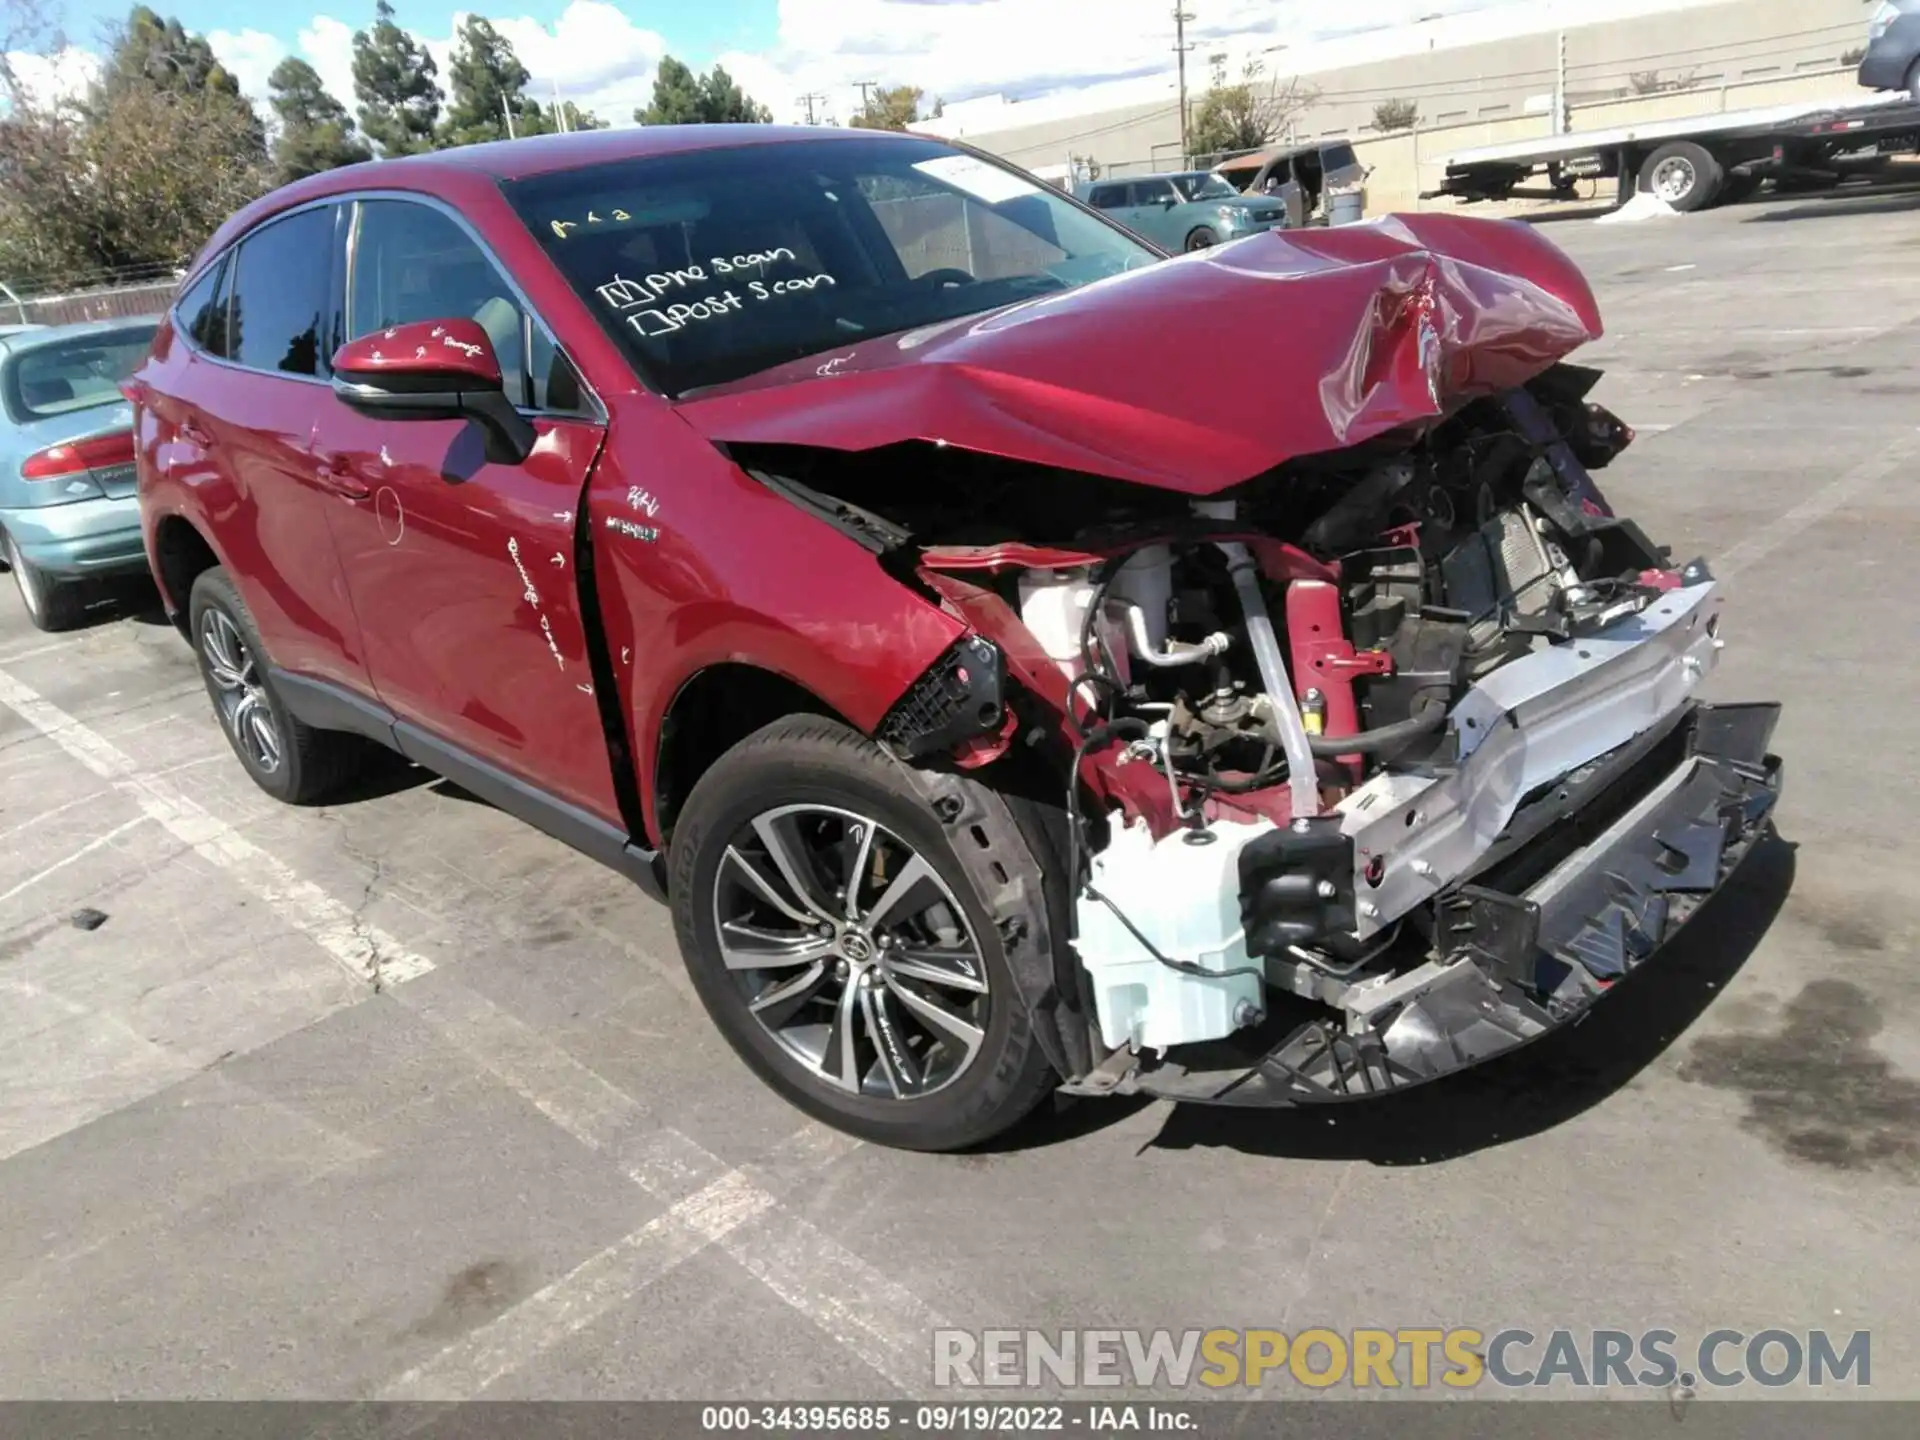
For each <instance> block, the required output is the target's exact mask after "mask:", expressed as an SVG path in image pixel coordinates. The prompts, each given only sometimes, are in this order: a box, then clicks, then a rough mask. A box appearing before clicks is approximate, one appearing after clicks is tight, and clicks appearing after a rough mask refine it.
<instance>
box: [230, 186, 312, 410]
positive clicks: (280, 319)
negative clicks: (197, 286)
mask: <svg viewBox="0 0 1920 1440" xmlns="http://www.w3.org/2000/svg"><path fill="white" fill-rule="evenodd" d="M333 225H334V213H333V207H332V206H330V205H323V206H321V207H319V208H318V209H314V210H302V211H301V212H300V213H299V214H297V215H289V216H287V218H286V219H284V220H275V221H273V222H272V223H270V224H268V225H263V226H262V227H261V228H260V229H258V230H255V231H254V232H253V233H252V234H250V235H248V236H247V238H246V239H244V240H242V241H241V242H240V245H239V248H238V249H237V250H236V251H235V252H234V256H233V259H232V260H231V261H229V262H228V264H229V268H230V269H231V270H232V271H233V278H232V281H231V282H230V284H229V287H228V288H229V289H230V290H231V291H232V292H233V298H232V300H231V302H230V303H229V306H228V314H227V325H228V332H229V333H228V339H229V351H230V354H229V358H230V359H232V360H233V361H234V362H235V363H236V364H240V365H244V366H246V367H247V368H248V369H249V370H268V371H273V372H276V373H280V374H286V375H320V374H323V373H325V360H326V358H327V357H325V356H323V355H321V353H320V342H321V338H322V333H323V331H324V330H325V328H326V323H327V308H328V300H327V290H328V279H329V276H330V275H331V273H332V244H333Z"/></svg>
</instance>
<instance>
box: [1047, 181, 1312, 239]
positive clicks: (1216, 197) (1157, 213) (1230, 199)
mask: <svg viewBox="0 0 1920 1440" xmlns="http://www.w3.org/2000/svg"><path fill="white" fill-rule="evenodd" d="M1082 198H1084V199H1085V200H1086V202H1087V203H1088V204H1089V205H1091V206H1093V208H1094V209H1096V210H1099V211H1101V212H1103V213H1104V214H1106V215H1109V216H1111V217H1112V218H1113V219H1114V220H1116V221H1118V222H1119V223H1120V224H1122V225H1124V226H1126V227H1127V229H1129V230H1131V231H1133V233H1134V234H1136V235H1140V236H1143V237H1145V238H1146V239H1148V240H1151V241H1152V242H1153V243H1154V244H1156V245H1158V246H1159V247H1160V248H1161V249H1162V250H1204V249H1206V248H1207V247H1208V246H1209V245H1218V244H1219V243H1220V242H1221V241H1223V240H1238V239H1239V238H1240V237H1241V236H1242V235H1252V234H1255V233H1257V232H1259V231H1261V230H1272V229H1274V228H1275V227H1277V226H1280V225H1284V224H1285V223H1286V218H1287V212H1286V208H1285V206H1283V205H1282V204H1281V203H1280V202H1279V201H1277V200H1270V199H1267V198H1265V197H1264V196H1251V195H1242V194H1241V193H1240V192H1239V191H1238V190H1235V189H1234V188H1233V186H1231V185H1229V184H1228V183H1227V182H1226V181H1224V180H1222V179H1221V178H1220V177H1219V176H1218V175H1209V174H1208V173H1207V172H1206V171H1204V170H1185V171H1180V172H1178V173H1176V174H1171V175H1129V176H1128V177H1127V178H1125V179H1124V180H1099V181H1095V182H1094V183H1092V184H1091V185H1087V186H1083V187H1082Z"/></svg>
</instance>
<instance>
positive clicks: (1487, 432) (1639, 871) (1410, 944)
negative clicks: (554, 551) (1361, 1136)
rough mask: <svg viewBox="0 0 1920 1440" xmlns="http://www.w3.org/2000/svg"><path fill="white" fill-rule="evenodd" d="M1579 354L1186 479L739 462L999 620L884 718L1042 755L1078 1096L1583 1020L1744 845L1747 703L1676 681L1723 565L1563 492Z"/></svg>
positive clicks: (1357, 1073) (1510, 1037)
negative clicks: (1051, 796)
mask: <svg viewBox="0 0 1920 1440" xmlns="http://www.w3.org/2000/svg"><path fill="white" fill-rule="evenodd" d="M1598 378H1599V377H1598V374H1597V372H1594V371H1591V370H1586V369H1582V368H1578V367H1574V366H1570V365H1566V364H1560V365H1555V366H1553V367H1552V368H1551V369H1549V370H1547V371H1546V372H1545V373H1543V374H1541V375H1540V376H1539V377H1538V378H1536V379H1535V380H1534V381H1532V382H1531V383H1530V384H1529V385H1528V386H1527V387H1525V388H1523V389H1519V390H1514V391H1510V392H1507V393H1505V394H1503V395H1497V396H1494V397H1490V398H1483V399H1477V400H1473V401H1471V402H1470V403H1468V404H1467V405H1465V406H1464V407H1462V408H1460V409H1459V410H1457V411H1455V412H1454V413H1453V414H1451V415H1449V416H1448V417H1446V418H1445V419H1443V420H1441V421H1438V422H1437V423H1435V424H1433V425H1432V426H1430V427H1427V428H1424V429H1422V430H1420V431H1419V432H1418V433H1414V434H1411V435H1409V434H1405V433H1402V434H1396V435H1391V436H1386V437H1381V438H1379V439H1376V440H1373V441H1370V442H1367V443H1365V444H1362V445H1359V446H1356V447H1354V448H1351V449H1347V450H1342V451H1338V452H1333V453H1331V454H1327V455H1323V456H1309V457H1305V458H1300V459H1294V460H1290V461H1288V462H1287V463H1285V464H1284V465H1282V466H1280V467H1278V468H1277V469H1276V470H1275V471H1273V472H1270V473H1269V474H1267V475H1263V476H1259V477H1256V478H1254V479H1253V480H1250V481H1248V482H1246V483H1244V484H1242V485H1239V486H1236V487H1234V488H1232V489H1231V490H1228V491H1224V492H1221V493H1218V494H1215V495H1211V496H1207V497H1205V498H1193V497H1188V496H1182V495H1177V494H1171V493H1167V492H1164V491H1159V490H1151V489H1148V488H1145V487H1140V486H1133V485H1128V484H1125V483H1122V482H1114V481H1101V480H1098V479H1095V478H1093V477H1087V476H1079V475H1064V476H1063V475H1052V476H1046V477H1042V476H1040V475H1037V474H1036V473H1035V471H1036V470H1037V469H1038V467H1033V466H1022V465H1019V464H1016V463H1009V462H998V461H995V460H993V459H992V458H991V457H985V456H980V455H976V454H971V453H956V452H944V453H943V452H939V451H937V450H935V449H934V448H933V447H926V448H925V451H924V453H922V454H921V455H920V456H919V457H918V458H919V460H920V462H921V463H923V464H925V465H926V466H928V467H930V468H944V469H945V470H947V471H948V472H950V474H951V475H952V476H953V477H956V478H954V479H953V480H951V481H949V480H947V479H943V480H942V482H941V483H936V484H929V485H927V486H925V487H924V488H918V489H916V490H915V491H914V492H913V494H912V495H911V496H910V497H908V498H904V499H903V498H902V497H901V496H900V494H899V492H898V490H897V489H887V488H885V487H883V486H882V485H880V484H879V483H877V481H876V482H875V483H872V484H868V483H866V481H867V480H868V478H869V477H876V476H878V474H879V473H880V472H881V470H882V468H883V467H885V466H889V465H892V466H897V465H898V464H899V463H900V461H901V457H900V456H899V455H897V454H896V455H891V456H886V457H879V456H869V457H860V456H854V457H835V460H834V462H833V463H832V464H831V465H830V466H829V465H824V464H820V465H814V466H810V465H809V464H808V463H807V462H806V461H805V460H804V458H803V457H796V456H793V455H785V456H765V457H761V459H762V460H763V462H764V463H763V464H761V465H759V466H757V467H756V466H751V465H750V468H753V469H755V472H756V473H759V474H761V475H762V478H763V479H767V481H768V483H770V484H776V485H778V486H780V487H781V488H782V489H784V490H786V491H787V492H788V493H789V494H790V495H792V496H793V498H795V499H796V500H797V501H799V502H800V503H802V504H805V505H807V506H809V507H810V508H813V509H815V510H816V511H817V512H818V513H820V514H822V515H823V516H824V517H826V518H829V519H831V520H833V521H834V522H835V523H836V524H838V525H840V526H841V527H842V528H843V529H845V530H847V531H848V533H852V534H855V535H856V536H857V537H861V538H863V539H864V540H865V541H867V542H868V543H870V548H872V549H874V550H875V552H876V553H877V554H879V555H880V557H881V563H882V564H884V565H887V566H889V567H890V568H892V569H894V571H895V573H896V574H898V575H899V576H900V577H901V578H902V579H903V580H904V581H906V582H907V583H912V584H914V585H916V586H919V587H922V588H924V589H926V590H928V591H929V592H930V593H932V594H935V595H937V596H938V597H939V598H940V600H941V602H942V603H943V604H944V605H946V606H947V607H948V608H949V609H951V610H952V611H954V612H955V613H958V614H960V615H961V616H963V617H964V618H965V619H966V620H967V621H968V622H969V623H970V624H971V625H972V626H973V628H974V630H975V631H976V632H977V635H978V636H979V637H983V638H984V640H985V641H988V642H991V644H990V645H984V646H979V648H977V649H976V650H974V651H972V652H969V653H970V656H971V658H963V660H962V661H960V662H957V663H956V664H955V665H954V666H952V667H950V668H949V670H948V672H947V673H945V674H944V675H942V676H939V677H933V683H932V688H931V689H929V690H928V691H927V692H926V693H924V694H920V695H918V696H912V697H909V700H910V701H911V702H912V703H911V704H908V703H907V702H903V709H902V710H901V711H900V712H899V713H898V714H897V715H896V717H893V719H894V722H895V723H894V724H893V725H892V729H891V731H890V732H889V731H885V730H883V734H882V738H883V739H884V740H886V741H888V743H890V744H891V745H892V746H893V747H894V748H895V749H896V751H897V752H898V753H901V754H902V755H903V756H906V757H908V758H912V759H915V760H916V761H926V760H928V759H929V758H930V757H935V756H950V757H951V759H952V762H953V763H955V764H957V765H961V766H963V767H967V768H979V767H985V766H989V765H993V764H995V763H997V762H1000V761H1002V760H1003V758H1004V757H1006V756H1007V755H1008V754H1009V753H1010V752H1011V751H1014V750H1016V749H1017V748H1020V747H1026V748H1028V749H1038V750H1040V751H1042V752H1045V753H1052V754H1054V755H1056V757H1057V760H1056V763H1057V765H1058V770H1059V778H1060V786H1061V791H1062V793H1063V795H1064V797H1065V806H1066V810H1067V813H1068V816H1069V830H1070V835H1069V855H1068V858H1067V863H1068V866H1069V870H1070V876H1071V890H1072V895H1073V926H1072V929H1073V936H1072V943H1073V950H1074V953H1075V954H1076V955H1077V956H1078V959H1079V962H1080V965H1081V967H1082V969H1083V971H1084V977H1083V978H1084V984H1085V991H1086V994H1085V997H1084V998H1085V999H1086V1001H1087V1009H1088V1011H1089V1012H1090V1015H1091V1018H1092V1021H1093V1028H1094V1029H1095V1030H1096V1031H1097V1038H1098V1041H1099V1044H1098V1045H1097V1046H1096V1047H1094V1052H1093V1053H1094V1061H1095V1063H1094V1064H1093V1065H1092V1066H1091V1067H1090V1069H1089V1073H1087V1074H1085V1075H1081V1076H1076V1077H1074V1082H1073V1088H1082V1089H1085V1090H1088V1091H1108V1090H1113V1089H1135V1088H1138V1089H1144V1090H1150V1091H1153V1092H1154V1093H1160V1094H1167V1095H1172V1096H1176V1097H1182V1098H1192V1099H1208V1100H1218V1101H1228V1102H1232V1103H1265V1104H1276V1103H1295V1102H1300V1101H1307V1100H1327V1099H1339V1098H1346V1097H1348V1096H1352V1095H1359V1094H1368V1093H1377V1092H1379V1091H1382V1090H1390V1089H1393V1088H1397V1087H1398V1086H1401V1085H1404V1084H1408V1083H1414V1082H1417V1081H1419V1080H1424V1079H1429V1078H1433V1077H1435V1076H1438V1075H1440V1074H1444V1073H1446V1072H1447V1071H1449V1070H1452V1069H1455V1068H1458V1067H1459V1066H1461V1065H1465V1064H1470V1063H1473V1062H1474V1061H1476V1060H1479V1059H1483V1058H1486V1057H1487V1056H1489V1055H1492V1054H1495V1053H1498V1052H1500V1051H1502V1050H1504V1049H1508V1048H1511V1047H1512V1046H1514V1045H1517V1044H1520V1043H1523V1042H1524V1041H1526V1040H1528V1039H1531V1038H1533V1037H1534V1036H1535V1035H1538V1034H1540V1033H1543V1032H1544V1031H1545V1030H1547V1029H1549V1028H1552V1027H1553V1026H1554V1025H1556V1024H1559V1023H1561V1022H1562V1021H1564V1020H1565V1019H1567V1018H1570V1017H1571V1016H1573V1015H1575V1014H1577V1013H1579V1012H1580V1011H1581V1010H1582V1009H1584V1007H1585V1006H1586V1005H1587V1004H1588V1003H1590V1002H1591V1001H1592V1000H1593V999H1594V998H1596V997H1597V996H1598V995H1599V994H1601V993H1603V992H1604V991H1605V989H1606V988H1607V987H1608V986H1610V985H1611V984H1613V983H1614V982H1615V981H1616V980H1618V979H1619V978H1620V977H1621V976H1623V975H1624V974H1626V973H1627V971H1628V970H1630V969H1631V968H1632V966H1633V965H1634V964H1636V963H1637V962H1638V960H1639V959H1642V958H1645V957H1646V956H1647V955H1648V954H1650V953H1651V952H1652V950H1653V949H1655V948H1657V946H1658V945H1659V944H1660V943H1662V941H1663V940H1664V938H1665V937H1666V936H1667V934H1668V933H1669V931H1670V930H1672V929H1673V928H1675V927H1676V926H1677V925H1678V923H1680V921H1682V920H1684V919H1685V918H1686V916H1687V915H1688V914H1690V913H1691V910H1692V909H1693V908H1694V907H1695V906H1697V904H1698V903H1699V899H1700V897H1701V896H1703V895H1704V894H1706V893H1708V892H1710V891H1711V890H1712V889H1713V888H1715V887H1716V886H1717V885H1718V884H1719V882H1720V880H1721V879H1722V878H1723V877H1724V874H1725V873H1726V872H1727V870H1728V869H1729V868H1730V867H1731V865H1732V864H1734V863H1736V862H1737V860H1738V859H1739V858H1740V856H1741V855H1743V854H1744V852H1745V849H1746V848H1747V846H1748V845H1749V844H1750V843H1751V840H1752V838H1753V836H1754V835H1755V833H1757V829H1758V827H1759V824H1760V822H1761V820H1762V819H1763V818H1764V816H1765V814H1766V812H1767V810H1768V808H1769V807H1770V805H1771V803H1772V797H1773V794H1774V793H1775V790H1776V789H1777V783H1778V778H1777V771H1778V762H1777V761H1774V760H1773V759H1772V758H1771V757H1769V756H1767V755H1766V753H1765V750H1766V743H1767V740H1768V738H1769V736H1770V734H1771V729H1772V723H1773V717H1774V715H1775V713H1776V707H1773V706H1747V707H1709V706H1702V705H1700V704H1698V703H1697V702H1695V701H1694V700H1693V698H1692V696H1693V692H1694V690H1695V689H1696V688H1697V686H1698V685H1699V683H1700V681H1701V680H1702V679H1703V678H1704V677H1705V675H1706V674H1707V673H1708V671H1709V670H1711V668H1712V666H1713V663H1714V660H1715V657H1716V654H1717V652H1718V649H1719V647H1720V645H1721V643H1722V642H1721V640H1720V637H1719V607H1720V600H1719V596H1718V592H1717V589H1716V586H1715V584H1714V582H1713V580H1712V577H1711V575H1710V574H1709V572H1708V570H1707V567H1706V565H1705V564H1704V563H1702V562H1697V561H1696V562H1694V563H1692V564H1688V565H1684V566H1676V565H1674V564H1673V563H1672V561H1671V558H1670V557H1669V555H1668V554H1667V553H1666V551H1664V550H1662V549H1659V548H1657V547H1655V546H1654V545H1653V544H1651V543H1650V542H1649V541H1648V539H1647V538H1646V537H1645V536H1644V535H1643V534H1642V533H1641V532H1640V530H1639V529H1638V528H1637V527H1636V526H1635V525H1634V524H1633V523H1632V522H1631V521H1628V520H1625V519H1622V518H1620V517H1618V516H1616V515H1614V514H1613V512H1612V511H1611V509H1610V508H1609V506H1608V505H1607V503H1606V502H1605V501H1604V500H1603V499H1602V497H1601V495H1600V493H1599V491H1598V490H1597V489H1596V487H1595V486H1594V484H1593V481H1592V479H1591V475H1590V472H1591V471H1594V470H1597V469H1600V468H1603V467H1604V466H1605V465H1607V464H1608V463H1609V462H1610V461H1611V460H1612V459H1613V458H1614V457H1615V456H1616V455H1617V454H1618V453H1620V451H1622V450H1623V449H1625V448H1626V446H1627V445H1628V444H1629V443H1630V442H1631V441H1632V438H1633V437H1632V433H1631V431H1629V430H1628V429H1627V428H1626V426H1624V425H1623V424H1621V422H1620V421H1618V420H1617V419H1616V418H1614V417H1613V416H1612V415H1610V414H1609V413H1608V412H1606V411H1605V410H1604V409H1602V408H1600V407H1599V406H1596V405H1594V404H1592V403H1590V402H1589V401H1588V399H1587V396H1588V394H1589V392H1590V391H1591V388H1592V386H1593V384H1594V383H1595V381H1597V379H1598ZM776 477H777V478H776ZM1043 482H1044V483H1043ZM976 643H977V642H976ZM1222 1042H1231V1047H1230V1048H1231V1049H1232V1053H1231V1054H1230V1055H1228V1056H1226V1057H1225V1058H1222V1056H1221V1054H1220V1053H1219V1047H1220V1046H1221V1044H1222Z"/></svg>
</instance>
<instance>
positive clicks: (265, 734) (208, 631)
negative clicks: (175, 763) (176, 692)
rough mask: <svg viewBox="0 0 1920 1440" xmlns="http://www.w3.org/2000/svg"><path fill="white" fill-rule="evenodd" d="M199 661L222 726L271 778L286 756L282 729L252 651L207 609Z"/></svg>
mask: <svg viewBox="0 0 1920 1440" xmlns="http://www.w3.org/2000/svg"><path fill="white" fill-rule="evenodd" d="M200 656H201V659H202V660H203V661H204V662H205V664H206V667H207V678H208V679H210V680H211V681H212V682H213V686H214V697H213V698H214V706H215V708H216V709H218V710H219V712H220V722H221V724H223V725H225V726H226V727H227V733H228V734H229V735H231V736H232V737H233V742H234V744H236V745H238V746H239V747H240V748H241V750H242V751H243V752H244V753H245V754H246V756H247V758H248V759H249V760H251V761H252V762H253V764H254V765H255V766H256V767H257V768H258V769H259V770H260V771H261V772H262V773H263V774H269V775H270V774H272V773H273V772H274V771H276V770H278V769H279V768H280V760H281V755H282V752H283V747H282V745H281V741H280V727H279V724H278V723H277V722H276V721H275V720H274V718H273V707H272V705H270V704H269V703H268V701H267V692H266V688H265V687H264V686H263V685H262V684H261V680H260V667H259V664H258V662H257V661H256V660H255V658H254V654H253V651H252V650H251V649H250V648H249V647H248V645H247V642H246V640H245V638H244V637H243V636H242V635H241V634H240V627H239V626H237V625H235V624H234V623H233V621H232V620H231V619H229V618H228V616H227V615H226V613H225V612H224V611H221V610H217V609H209V610H207V611H206V612H205V613H204V614H202V616H201V617H200Z"/></svg>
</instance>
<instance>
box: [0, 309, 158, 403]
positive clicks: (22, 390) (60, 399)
mask: <svg viewBox="0 0 1920 1440" xmlns="http://www.w3.org/2000/svg"><path fill="white" fill-rule="evenodd" d="M153 332H154V324H153V322H152V321H149V322H147V323H146V324H144V325H135V326H129V327H128V328H126V329H124V330H102V331H100V332H99V333H97V334H92V335H75V336H74V337H72V338H71V339H68V340H58V341H55V342H54V343H52V344H50V345H38V346H35V347H34V348H33V349H31V350H27V351H24V352H22V353H21V354H20V355H18V356H17V357H15V359H14V362H13V364H12V365H11V366H9V367H8V369H7V394H6V401H7V413H8V414H9V415H11V416H12V417H13V421H14V423H15V424H19V425H24V424H26V423H27V422H28V421H30V420H46V419H49V418H51V417H53V416H55V415H67V414H71V413H72V412H73V411H76V410H90V409H92V408H93V407H94V406H96V405H112V404H115V403H117V402H118V401H119V400H120V399H121V398H122V397H121V395H120V382H121V381H122V380H124V379H126V378H127V377H128V376H129V375H131V374H132V373H133V372H134V371H135V370H136V369H138V368H139V365H140V362H141V361H142V360H144V359H145V358H146V354H147V347H148V346H149V345H151V344H152V343H153Z"/></svg>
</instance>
